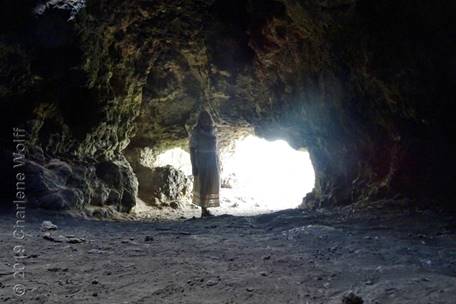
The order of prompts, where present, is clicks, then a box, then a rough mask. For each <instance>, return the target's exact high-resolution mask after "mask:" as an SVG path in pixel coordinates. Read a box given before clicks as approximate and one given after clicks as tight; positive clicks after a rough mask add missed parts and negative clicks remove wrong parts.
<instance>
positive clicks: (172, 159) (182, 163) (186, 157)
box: [153, 148, 192, 175]
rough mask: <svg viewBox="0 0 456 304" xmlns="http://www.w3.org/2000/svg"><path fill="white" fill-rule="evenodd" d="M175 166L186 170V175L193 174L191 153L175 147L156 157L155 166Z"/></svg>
mask: <svg viewBox="0 0 456 304" xmlns="http://www.w3.org/2000/svg"><path fill="white" fill-rule="evenodd" d="M167 165H170V166H173V167H174V168H176V169H179V170H181V171H183V172H184V174H185V175H191V174H192V164H191V162H190V154H189V153H188V152H186V151H185V150H183V149H181V148H173V149H169V150H166V151H165V152H163V153H161V154H159V155H158V156H157V158H156V159H155V161H154V163H153V166H154V167H164V166H167Z"/></svg>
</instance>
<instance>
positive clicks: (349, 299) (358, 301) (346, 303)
mask: <svg viewBox="0 0 456 304" xmlns="http://www.w3.org/2000/svg"><path fill="white" fill-rule="evenodd" d="M363 303H364V301H363V299H362V298H361V297H360V296H357V295H356V294H354V293H353V292H350V293H348V294H346V295H344V296H343V298H342V304H363Z"/></svg>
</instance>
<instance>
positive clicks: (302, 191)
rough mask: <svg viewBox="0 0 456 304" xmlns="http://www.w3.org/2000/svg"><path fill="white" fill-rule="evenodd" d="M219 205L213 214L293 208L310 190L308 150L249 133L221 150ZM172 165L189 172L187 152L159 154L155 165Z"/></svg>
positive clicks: (311, 179) (178, 151) (311, 170)
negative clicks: (228, 148) (223, 150)
mask: <svg viewBox="0 0 456 304" xmlns="http://www.w3.org/2000/svg"><path fill="white" fill-rule="evenodd" d="M220 160H221V163H222V171H221V181H222V188H221V206H220V207H219V208H214V209H218V210H214V211H215V212H216V213H229V214H242V213H263V212H268V211H276V210H283V209H288V208H296V207H298V205H299V204H300V203H301V201H302V198H303V197H304V196H305V195H306V194H307V193H308V192H310V191H312V189H313V187H314V183H315V173H314V169H313V166H312V163H311V161H310V157H309V153H308V152H307V151H297V150H294V149H293V148H291V147H290V146H289V145H288V143H287V142H285V141H283V140H277V141H267V140H265V139H261V138H258V137H256V136H252V135H249V136H247V137H245V138H242V139H240V140H237V141H236V142H235V144H234V149H233V150H232V151H230V152H225V153H221V155H220ZM165 165H171V166H173V167H175V168H176V169H180V170H182V171H183V172H184V173H185V174H186V175H191V163H190V156H189V154H188V153H187V152H186V151H184V150H183V149H180V148H174V149H170V150H167V151H165V152H164V153H162V154H160V155H159V156H158V157H157V158H156V161H155V163H154V166H155V167H160V166H165Z"/></svg>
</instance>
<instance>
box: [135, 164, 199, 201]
mask: <svg viewBox="0 0 456 304" xmlns="http://www.w3.org/2000/svg"><path fill="white" fill-rule="evenodd" d="M135 173H136V176H137V177H138V180H139V192H138V196H139V198H141V199H142V200H143V201H144V202H145V203H146V204H147V205H150V206H154V207H171V208H174V209H176V208H178V207H179V206H180V205H181V204H182V203H184V202H189V201H190V197H189V196H190V193H191V187H190V186H191V183H190V180H189V178H188V177H187V176H185V174H184V173H183V172H182V171H180V170H177V169H175V168H173V167H171V166H169V165H168V166H165V167H156V168H154V169H151V168H148V167H142V166H141V167H138V168H137V169H136V170H135Z"/></svg>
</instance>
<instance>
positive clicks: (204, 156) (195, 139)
mask: <svg viewBox="0 0 456 304" xmlns="http://www.w3.org/2000/svg"><path fill="white" fill-rule="evenodd" d="M190 158H191V162H192V173H193V177H194V181H193V203H194V204H196V205H199V206H201V216H202V217H204V216H210V215H211V214H210V213H209V211H208V210H207V208H209V207H218V206H220V201H219V192H220V166H219V157H218V147H217V138H216V134H215V127H214V121H213V120H212V117H211V115H210V114H209V112H207V111H202V112H201V113H200V114H199V116H198V122H197V124H196V126H195V127H194V128H193V130H192V134H191V138H190Z"/></svg>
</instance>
